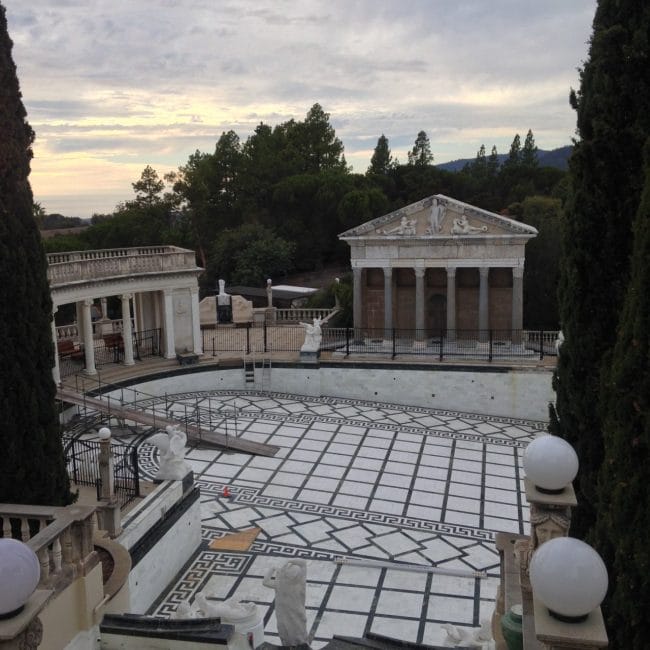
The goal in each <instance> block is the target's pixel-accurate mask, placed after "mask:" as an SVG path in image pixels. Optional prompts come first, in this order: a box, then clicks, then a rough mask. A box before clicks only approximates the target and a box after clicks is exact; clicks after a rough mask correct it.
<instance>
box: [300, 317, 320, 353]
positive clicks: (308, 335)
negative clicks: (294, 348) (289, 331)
mask: <svg viewBox="0 0 650 650" xmlns="http://www.w3.org/2000/svg"><path fill="white" fill-rule="evenodd" d="M322 320H323V319H322V318H314V323H313V325H311V324H309V323H300V324H301V325H302V326H303V327H304V328H305V342H304V343H303V344H302V347H301V348H300V351H301V352H318V350H319V349H320V343H321V340H322V339H323V332H322V330H321V327H320V324H321V323H322Z"/></svg>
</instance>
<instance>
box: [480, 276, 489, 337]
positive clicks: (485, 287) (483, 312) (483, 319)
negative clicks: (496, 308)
mask: <svg viewBox="0 0 650 650" xmlns="http://www.w3.org/2000/svg"><path fill="white" fill-rule="evenodd" d="M478 273H479V290H478V329H479V333H478V336H479V341H487V340H488V334H489V332H488V330H489V329H490V298H489V273H490V269H489V267H487V266H482V267H480V268H479V270H478Z"/></svg>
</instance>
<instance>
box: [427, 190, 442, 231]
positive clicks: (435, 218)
mask: <svg viewBox="0 0 650 650" xmlns="http://www.w3.org/2000/svg"><path fill="white" fill-rule="evenodd" d="M445 210H446V208H445V206H444V205H442V203H440V202H439V201H438V199H433V205H432V206H431V214H430V215H429V224H430V227H429V228H427V235H437V234H438V233H439V232H440V231H441V230H442V220H443V219H444V218H445Z"/></svg>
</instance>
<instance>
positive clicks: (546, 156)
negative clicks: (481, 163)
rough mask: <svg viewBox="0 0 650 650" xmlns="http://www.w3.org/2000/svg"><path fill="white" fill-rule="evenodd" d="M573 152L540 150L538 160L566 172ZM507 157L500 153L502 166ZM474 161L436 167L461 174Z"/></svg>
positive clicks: (457, 161)
mask: <svg viewBox="0 0 650 650" xmlns="http://www.w3.org/2000/svg"><path fill="white" fill-rule="evenodd" d="M572 151H573V146H566V147H558V148H557V149H551V150H550V151H544V150H542V149H540V150H539V151H538V152H537V160H538V161H539V164H540V166H541V167H555V168H556V169H561V170H562V171H566V169H567V161H568V160H569V156H570V155H571V152H572ZM507 157H508V154H507V153H500V154H499V155H498V158H499V163H500V164H502V163H503V161H504V160H505V159H506V158H507ZM474 160H475V158H460V159H459V160H450V161H449V162H446V163H441V164H440V165H436V167H437V168H438V169H444V170H446V171H448V172H459V171H460V170H461V169H462V168H463V167H465V165H467V163H471V162H474Z"/></svg>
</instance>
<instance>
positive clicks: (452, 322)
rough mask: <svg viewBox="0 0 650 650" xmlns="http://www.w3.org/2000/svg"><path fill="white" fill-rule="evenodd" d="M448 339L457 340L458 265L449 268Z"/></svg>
mask: <svg viewBox="0 0 650 650" xmlns="http://www.w3.org/2000/svg"><path fill="white" fill-rule="evenodd" d="M447 340H448V341H455V340H456V267H454V266H450V267H449V268H448V269H447Z"/></svg>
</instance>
